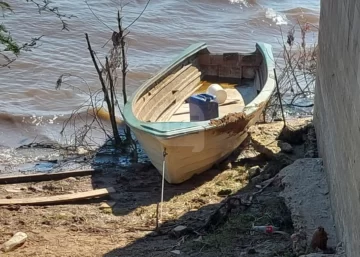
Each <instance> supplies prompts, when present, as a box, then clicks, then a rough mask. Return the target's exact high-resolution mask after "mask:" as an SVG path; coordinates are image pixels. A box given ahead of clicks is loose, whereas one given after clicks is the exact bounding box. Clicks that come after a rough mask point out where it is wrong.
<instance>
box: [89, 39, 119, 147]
mask: <svg viewBox="0 0 360 257" xmlns="http://www.w3.org/2000/svg"><path fill="white" fill-rule="evenodd" d="M85 38H86V42H87V45H88V50H89V53H90V56H91V59H92V61H93V64H94V66H95V69H96V72H97V74H98V77H99V80H100V83H101V88H102V91H103V93H104V100H105V102H106V104H107V107H108V110H109V113H110V118H111V126H112V130H113V135H114V141H115V144H116V145H121V143H122V140H121V138H120V135H119V131H118V129H117V126H116V121H115V112H114V108H113V106H112V102H111V100H110V97H109V92H108V89H107V87H106V83H105V81H104V78H103V76H102V71H101V70H100V69H99V66H98V63H97V61H96V59H95V55H94V51H93V50H92V48H91V43H90V40H89V36H88V34H87V33H85ZM108 68H109V67H108ZM107 73H108V76H111V71H110V68H109V69H108V70H107ZM109 74H110V75H109Z"/></svg>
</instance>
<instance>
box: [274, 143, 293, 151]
mask: <svg viewBox="0 0 360 257" xmlns="http://www.w3.org/2000/svg"><path fill="white" fill-rule="evenodd" d="M278 145H279V147H280V149H281V151H283V152H284V153H292V152H293V151H294V149H293V147H292V146H291V145H290V144H289V143H286V142H282V141H279V142H278Z"/></svg>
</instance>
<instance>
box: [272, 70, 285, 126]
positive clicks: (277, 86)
mask: <svg viewBox="0 0 360 257" xmlns="http://www.w3.org/2000/svg"><path fill="white" fill-rule="evenodd" d="M274 75H275V82H276V90H277V95H278V98H279V103H280V109H281V114H282V117H283V121H284V127H286V121H285V114H284V109H283V105H282V101H281V95H280V89H279V83H278V79H277V75H276V70H275V68H274Z"/></svg>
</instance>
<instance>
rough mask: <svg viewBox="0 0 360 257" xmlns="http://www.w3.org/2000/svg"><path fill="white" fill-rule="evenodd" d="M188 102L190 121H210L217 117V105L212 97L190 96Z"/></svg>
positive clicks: (202, 95) (203, 95)
mask: <svg viewBox="0 0 360 257" xmlns="http://www.w3.org/2000/svg"><path fill="white" fill-rule="evenodd" d="M188 102H189V105H190V121H205V120H211V119H214V118H217V117H218V116H219V104H218V103H217V102H216V97H215V96H214V95H210V94H198V95H192V96H190V97H189V99H188Z"/></svg>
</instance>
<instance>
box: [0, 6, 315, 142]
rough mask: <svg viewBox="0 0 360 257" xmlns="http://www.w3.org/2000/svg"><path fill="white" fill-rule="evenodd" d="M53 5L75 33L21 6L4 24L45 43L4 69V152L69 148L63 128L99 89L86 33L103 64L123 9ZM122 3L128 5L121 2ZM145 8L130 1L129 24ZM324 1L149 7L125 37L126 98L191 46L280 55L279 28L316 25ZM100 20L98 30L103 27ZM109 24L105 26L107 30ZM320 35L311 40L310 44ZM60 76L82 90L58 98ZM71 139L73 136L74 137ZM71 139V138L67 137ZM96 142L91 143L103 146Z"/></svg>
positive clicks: (0, 132)
mask: <svg viewBox="0 0 360 257" xmlns="http://www.w3.org/2000/svg"><path fill="white" fill-rule="evenodd" d="M87 2H88V4H89V6H90V7H91V8H92V11H93V12H94V13H95V14H96V16H97V18H95V17H94V15H93V14H92V12H91V11H90V10H89V8H88V6H87V5H86V4H85V1H69V0H57V1H54V4H53V5H54V6H58V7H59V10H60V11H61V12H63V13H66V14H69V15H75V16H76V17H74V18H72V19H71V20H69V21H68V24H69V29H70V31H62V30H61V22H60V21H59V19H58V18H56V17H55V16H54V15H51V14H47V13H42V15H39V14H38V12H37V9H36V7H35V6H34V5H33V4H31V3H24V1H21V0H12V1H10V4H11V5H12V8H13V10H14V14H6V15H5V16H4V17H0V20H1V23H3V24H4V25H6V26H7V27H8V28H9V29H11V31H12V36H13V37H14V38H15V39H16V40H18V41H19V42H27V41H28V40H29V39H30V38H31V37H35V36H40V35H44V37H43V39H42V40H41V42H40V45H39V47H38V48H35V49H33V50H32V51H31V52H23V53H22V54H21V55H20V56H19V58H18V59H17V61H16V62H14V63H13V64H12V65H11V67H10V69H8V68H6V69H4V68H2V69H0V77H1V84H0V87H1V94H0V145H3V146H18V145H22V144H26V143H30V142H32V141H34V140H37V141H57V142H61V143H66V142H69V141H71V140H73V138H71V137H67V138H64V137H61V136H60V134H59V132H60V130H61V126H62V124H63V122H64V120H66V119H67V118H68V117H69V116H70V115H71V112H72V110H73V109H75V108H77V107H79V106H80V105H81V104H82V103H83V101H85V100H86V99H87V98H88V95H87V85H88V86H89V88H90V89H91V90H92V91H94V90H97V89H98V87H99V83H98V80H97V75H96V73H95V70H94V67H93V65H92V63H91V59H90V57H89V54H88V50H87V47H86V42H85V37H84V33H85V32H87V33H88V34H89V37H90V39H91V41H92V44H93V47H94V49H95V50H96V51H97V53H98V54H99V56H100V57H102V56H104V54H105V53H106V52H107V50H108V47H109V45H106V46H105V47H104V48H102V47H103V46H104V44H105V43H106V42H107V41H108V39H109V38H110V37H111V30H110V29H109V28H114V29H115V28H116V11H117V8H118V7H119V1H113V0H104V1H95V0H89V1H87ZM123 2H124V1H123ZM146 2H147V1H146V0H135V1H129V4H127V5H126V7H125V8H124V11H123V13H124V24H125V25H126V24H129V23H130V22H131V21H132V20H134V19H135V18H136V17H137V16H138V15H139V13H140V12H141V11H142V10H143V8H144V6H145V4H146ZM319 2H320V1H319V0H304V1H300V0H270V1H269V0H211V1H207V0H195V1H190V0H183V1H178V0H164V1H155V0H152V1H150V3H149V5H148V7H147V9H146V10H145V12H144V14H143V15H142V17H141V18H140V19H139V20H138V21H137V22H136V23H135V24H134V25H133V26H132V27H131V28H130V34H129V37H128V44H129V48H128V57H129V69H130V71H129V79H128V84H129V86H128V94H131V93H133V92H134V90H135V89H136V88H137V87H139V85H140V84H141V83H142V82H143V81H144V80H146V79H148V78H149V77H150V76H151V75H152V74H154V73H155V72H157V71H158V70H159V69H160V68H162V67H163V66H164V65H166V64H168V63H169V62H170V61H171V60H172V59H173V58H174V57H175V56H176V55H177V54H178V53H179V52H180V51H181V50H182V49H184V48H185V47H187V46H188V45H189V44H192V43H195V42H199V41H203V42H206V43H207V44H208V46H209V48H210V50H211V51H215V52H220V51H221V52H223V51H245V52H246V51H253V50H254V47H255V43H256V42H258V41H263V42H266V43H270V44H272V45H273V47H274V53H275V56H278V54H279V53H280V49H281V47H280V44H279V40H280V39H281V36H280V32H279V27H281V28H282V29H283V31H285V32H286V31H288V30H289V28H290V27H291V26H293V25H294V24H296V22H297V20H302V21H304V20H306V21H308V22H310V23H313V24H318V20H319V9H320V7H319V5H320V4H319ZM99 20H101V22H100V21H99ZM104 24H105V25H104ZM316 38H317V35H316V34H315V33H314V34H311V35H310V41H311V40H313V41H316ZM63 73H70V74H72V75H75V76H78V77H81V78H82V79H83V80H84V81H86V83H87V85H86V84H85V82H84V81H83V80H82V79H79V78H73V79H70V80H69V81H68V82H69V84H71V85H72V86H75V87H79V88H80V89H81V90H83V91H80V90H73V89H71V88H63V89H62V90H55V83H56V80H57V79H58V77H59V76H60V75H61V74H63ZM69 133H70V132H69ZM70 134H71V133H70ZM102 139H103V138H102V137H101V136H100V135H99V134H95V135H94V140H95V141H96V140H98V141H101V140H102Z"/></svg>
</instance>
